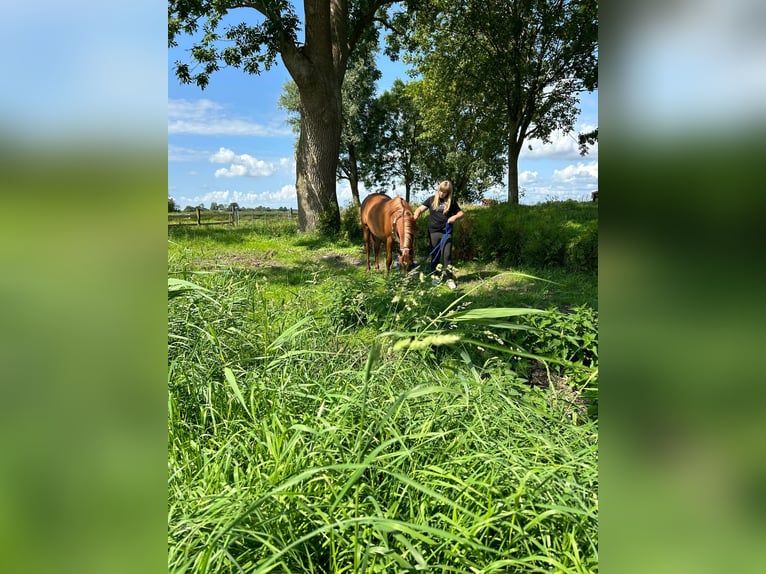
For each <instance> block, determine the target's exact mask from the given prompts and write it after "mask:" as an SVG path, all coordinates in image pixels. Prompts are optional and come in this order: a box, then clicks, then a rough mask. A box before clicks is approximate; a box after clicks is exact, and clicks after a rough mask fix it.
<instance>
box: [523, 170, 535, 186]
mask: <svg viewBox="0 0 766 574" xmlns="http://www.w3.org/2000/svg"><path fill="white" fill-rule="evenodd" d="M537 176H538V173H537V172H536V171H529V170H527V171H522V172H521V173H520V174H519V184H524V185H526V184H530V183H534V182H536V181H537Z"/></svg>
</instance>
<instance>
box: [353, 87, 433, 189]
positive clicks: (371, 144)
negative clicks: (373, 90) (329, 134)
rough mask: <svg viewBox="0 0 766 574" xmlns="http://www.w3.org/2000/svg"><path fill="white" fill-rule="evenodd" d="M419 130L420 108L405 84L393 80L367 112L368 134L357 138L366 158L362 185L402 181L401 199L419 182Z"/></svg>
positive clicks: (421, 146)
mask: <svg viewBox="0 0 766 574" xmlns="http://www.w3.org/2000/svg"><path fill="white" fill-rule="evenodd" d="M422 131H423V128H422V124H421V121H420V111H419V110H418V107H417V103H416V101H415V99H414V98H413V97H412V95H411V94H410V90H409V88H408V85H407V84H404V83H403V82H402V81H401V80H398V79H397V80H395V81H394V83H393V85H392V86H391V89H390V90H387V91H385V92H383V94H381V95H380V96H379V97H378V98H377V99H376V100H375V102H374V104H373V106H372V109H371V113H370V115H369V124H368V137H367V138H366V139H365V140H364V141H363V142H361V145H362V149H363V151H364V156H365V158H367V162H368V163H367V169H366V170H365V180H364V181H365V185H366V186H367V187H369V188H370V189H372V190H380V191H386V188H387V187H389V186H394V185H396V184H397V183H402V184H404V190H405V200H406V201H408V202H409V201H410V195H411V192H412V188H413V187H414V186H415V185H417V184H421V185H423V183H424V179H426V180H427V178H424V177H423V172H422V169H421V168H422V163H421V159H422V157H423V153H422V152H423V151H424V149H425V145H424V143H422V142H421V140H420V139H419V136H420V135H421V133H422Z"/></svg>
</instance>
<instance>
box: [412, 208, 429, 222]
mask: <svg viewBox="0 0 766 574" xmlns="http://www.w3.org/2000/svg"><path fill="white" fill-rule="evenodd" d="M426 209H428V208H427V207H426V206H425V205H421V206H420V207H418V208H417V209H416V210H415V213H413V215H414V216H415V219H417V218H418V217H420V214H421V213H423V212H424V211H425V210H426Z"/></svg>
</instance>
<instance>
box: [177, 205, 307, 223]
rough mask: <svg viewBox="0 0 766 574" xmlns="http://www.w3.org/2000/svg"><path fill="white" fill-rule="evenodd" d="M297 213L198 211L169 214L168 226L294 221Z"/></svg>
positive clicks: (291, 210)
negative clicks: (279, 220)
mask: <svg viewBox="0 0 766 574" xmlns="http://www.w3.org/2000/svg"><path fill="white" fill-rule="evenodd" d="M296 216H297V211H296V210H294V209H292V208H289V209H232V210H230V211H210V210H207V209H196V210H195V211H181V212H171V213H168V225H232V226H236V225H239V224H240V223H244V222H248V221H249V222H253V223H254V222H256V221H259V220H271V219H293V218H295V217H296Z"/></svg>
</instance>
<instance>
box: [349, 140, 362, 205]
mask: <svg viewBox="0 0 766 574" xmlns="http://www.w3.org/2000/svg"><path fill="white" fill-rule="evenodd" d="M348 182H349V184H351V202H352V203H353V205H354V207H357V208H358V207H361V206H362V203H361V202H360V201H359V169H358V166H357V161H356V146H354V144H349V145H348Z"/></svg>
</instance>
